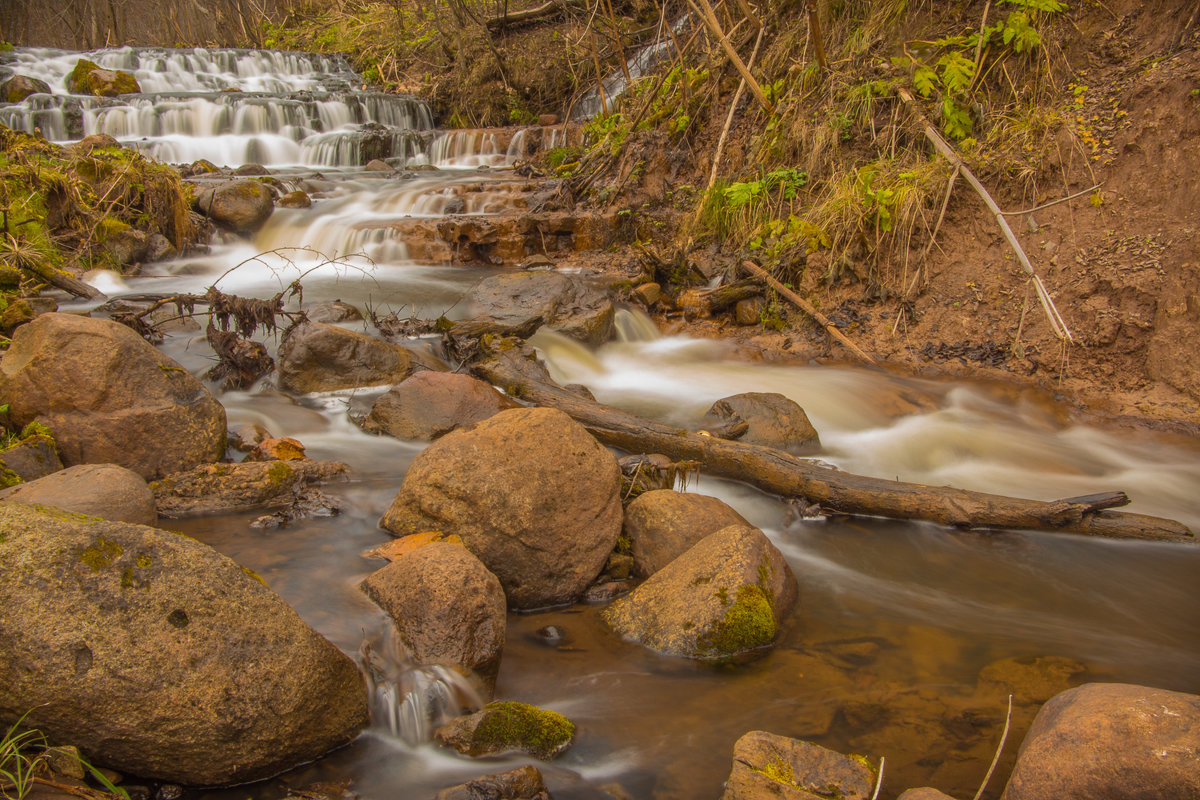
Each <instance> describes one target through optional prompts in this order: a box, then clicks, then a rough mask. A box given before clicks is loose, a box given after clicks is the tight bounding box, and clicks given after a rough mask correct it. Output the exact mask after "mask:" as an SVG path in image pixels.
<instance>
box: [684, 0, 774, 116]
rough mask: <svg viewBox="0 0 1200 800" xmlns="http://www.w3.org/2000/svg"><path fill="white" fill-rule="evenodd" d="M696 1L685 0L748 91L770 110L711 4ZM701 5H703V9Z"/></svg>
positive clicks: (763, 95) (704, 0)
mask: <svg viewBox="0 0 1200 800" xmlns="http://www.w3.org/2000/svg"><path fill="white" fill-rule="evenodd" d="M696 2H697V0H687V4H688V5H689V6H691V7H692V10H693V11H695V12H696V13H697V14H699V15H700V18H701V19H702V20H704V24H705V26H706V27H707V28H708V30H709V31H710V32H711V33H712V35H713V36H714V37H716V39H717V42H718V43H719V44H720V45H721V49H722V50H724V51H725V55H726V56H728V57H729V60H730V61H732V62H733V66H734V67H735V68H737V71H738V72H739V73H741V75H742V78H743V79H744V80H745V81H746V83H747V85H749V86H750V91H751V92H752V93H753V94H754V97H755V99H757V100H758V102H759V103H760V104H761V105H762V107H763V108H764V109H766V110H768V111H770V110H771V103H769V102H768V101H767V96H766V95H765V94H763V90H762V87H761V86H759V85H758V81H756V80H755V79H754V76H753V75H751V74H750V70H749V69H747V68H746V63H745V62H744V61H742V57H741V56H739V55H738V54H737V50H734V49H733V45H732V44H730V42H729V39H728V38H726V36H725V33H724V32H723V31H722V30H721V23H720V22H719V21H717V15H716V13H715V12H714V11H713V7H712V5H711V4H710V3H709V2H708V0H699V3H700V5H696ZM701 6H703V9H702V8H701Z"/></svg>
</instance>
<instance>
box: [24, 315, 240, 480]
mask: <svg viewBox="0 0 1200 800" xmlns="http://www.w3.org/2000/svg"><path fill="white" fill-rule="evenodd" d="M0 397H5V398H8V400H9V416H10V419H12V421H13V422H15V423H16V424H18V425H26V424H28V423H30V422H40V423H42V424H44V425H45V426H46V427H48V428H49V429H50V430H52V431H54V438H55V441H56V443H57V444H58V451H59V454H60V455H61V457H62V461H63V463H64V464H66V465H67V466H74V465H76V464H120V465H121V466H123V467H127V468H129V469H132V470H133V471H134V472H136V473H138V474H139V475H141V476H142V477H144V478H146V479H147V480H152V479H154V478H158V477H161V476H163V475H168V474H170V473H172V472H178V471H180V470H184V469H189V468H191V467H193V466H195V465H197V464H203V463H208V462H212V461H217V460H218V459H220V458H221V457H222V456H223V455H224V454H225V409H223V408H222V407H221V404H220V403H218V402H217V401H216V400H215V399H213V396H212V395H211V394H209V392H208V390H207V389H205V388H204V386H203V385H202V384H201V383H200V381H198V380H196V378H195V377H193V376H192V374H191V373H190V372H188V371H187V370H185V369H184V368H183V367H181V366H179V364H177V363H176V362H175V361H173V360H172V359H170V358H168V357H167V356H166V355H164V354H163V353H161V352H159V351H158V350H157V349H155V348H154V347H153V346H152V345H150V344H149V343H147V342H146V341H145V340H144V339H142V338H141V337H140V336H138V335H137V334H136V333H134V332H133V331H132V330H130V329H129V328H127V327H125V326H124V325H119V324H117V323H116V322H112V321H111V320H105V319H94V318H91V317H81V316H77V315H75V314H62V313H54V314H43V315H42V316H40V317H38V318H37V319H35V320H34V321H33V322H30V323H29V324H27V325H22V326H21V327H20V328H18V329H17V331H16V333H15V334H14V335H13V339H12V344H11V345H10V346H9V348H8V351H7V352H6V353H5V354H4V358H3V360H0Z"/></svg>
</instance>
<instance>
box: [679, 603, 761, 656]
mask: <svg viewBox="0 0 1200 800" xmlns="http://www.w3.org/2000/svg"><path fill="white" fill-rule="evenodd" d="M775 630H776V625H775V613H774V609H773V608H772V604H771V600H770V599H769V598H768V597H767V593H766V592H764V591H763V589H762V587H760V586H739V587H738V591H737V599H736V600H734V602H733V605H731V606H729V607H728V608H727V609H726V611H725V615H724V616H723V617H722V618H721V619H720V620H718V621H717V623H716V624H715V625H714V626H713V627H712V630H710V631H709V632H708V633H707V634H705V635H704V636H702V637H700V639H699V640H697V642H696V645H697V650H698V652H697V655H699V656H701V657H710V658H723V657H725V656H731V655H735V654H737V653H742V652H745V651H746V650H753V649H754V648H756V647H763V646H765V645H768V644H770V643H771V641H772V640H773V639H774V638H775Z"/></svg>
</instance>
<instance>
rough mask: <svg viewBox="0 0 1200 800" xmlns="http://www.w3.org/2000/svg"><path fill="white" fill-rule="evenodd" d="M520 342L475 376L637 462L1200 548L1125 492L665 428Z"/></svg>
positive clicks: (857, 507)
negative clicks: (924, 474)
mask: <svg viewBox="0 0 1200 800" xmlns="http://www.w3.org/2000/svg"><path fill="white" fill-rule="evenodd" d="M511 341H512V340H506V342H505V343H502V344H501V346H499V347H496V346H493V347H492V348H491V351H490V352H489V353H488V354H487V355H486V357H485V358H484V359H483V360H480V361H478V362H476V363H475V364H473V365H472V367H471V370H472V372H474V373H475V375H477V376H478V377H480V378H482V379H484V380H487V381H489V382H491V383H493V384H495V385H496V386H499V387H500V388H502V389H504V390H505V391H506V392H508V393H509V394H510V395H512V396H513V397H515V398H517V399H519V400H521V401H522V402H526V403H530V404H532V405H539V406H547V407H550V408H557V409H559V410H561V411H563V412H565V413H567V414H568V415H570V416H571V417H572V418H573V419H575V420H576V421H578V422H579V423H581V424H582V425H583V426H584V427H585V428H587V429H588V430H589V431H590V432H591V433H592V435H593V436H595V437H596V438H597V439H599V440H600V441H601V442H603V443H604V444H607V445H611V446H613V447H618V448H620V449H622V450H626V451H628V452H630V453H662V454H664V455H666V456H668V457H669V458H671V459H672V460H674V461H685V460H686V461H696V462H699V463H700V465H701V467H700V468H701V470H702V471H703V472H705V473H707V474H709V475H713V476H717V477H721V478H728V479H730V480H736V481H743V482H745V483H749V484H752V485H754V486H757V487H758V488H760V489H762V490H764V491H766V492H770V493H773V494H778V495H782V496H784V497H799V498H804V499H805V500H807V501H808V502H809V503H815V504H818V505H819V506H820V507H821V508H822V509H823V510H825V511H827V512H835V513H842V514H860V515H869V516H878V517H890V518H893V519H912V520H927V521H930V522H936V523H940V524H942V525H951V526H954V527H959V528H1006V529H1031V530H1044V531H1054V532H1063V533H1083V534H1091V535H1095V536H1106V537H1113V538H1120V539H1150V540H1156V541H1169V542H1192V543H1194V542H1195V541H1196V538H1195V535H1194V534H1193V533H1192V532H1191V531H1190V530H1189V529H1188V528H1187V527H1186V526H1184V525H1182V524H1181V523H1179V522H1176V521H1174V520H1169V519H1162V518H1159V517H1151V516H1147V515H1144V514H1131V513H1126V512H1116V511H1108V510H1105V509H1107V508H1111V507H1113V506H1116V505H1126V504H1127V503H1128V502H1129V499H1128V497H1126V496H1125V495H1124V493H1122V492H1107V493H1104V494H1100V495H1088V496H1086V497H1079V498H1068V499H1064V500H1054V501H1049V502H1045V501H1040V500H1026V499H1022V498H1015V497H1004V496H1002V495H994V494H987V493H984V492H973V491H968V490H965V489H954V488H951V487H948V486H924V485H921V484H915V483H903V482H900V481H889V480H884V479H881V478H869V477H864V476H861V475H854V474H851V473H848V472H841V471H839V470H835V469H830V468H828V467H822V466H818V465H817V464H814V463H812V462H811V461H806V460H804V459H801V458H797V457H795V456H792V455H790V454H788V453H785V452H783V451H780V450H776V449H774V448H771V447H762V446H758V445H752V444H746V443H744V442H739V441H728V440H725V439H719V438H716V437H713V436H704V435H701V434H697V433H693V432H691V431H687V430H683V429H680V428H675V427H672V426H670V425H664V424H662V423H659V422H654V421H653V420H648V419H644V418H641V417H638V416H636V415H634V414H630V413H627V412H625V411H621V410H620V409H616V408H613V407H611V406H606V405H603V404H601V403H597V402H595V401H593V400H587V399H585V398H583V397H580V396H579V395H576V394H573V393H571V392H569V391H567V390H566V389H564V388H563V387H561V386H559V385H558V384H556V383H555V382H554V381H553V380H552V379H551V378H550V377H549V375H548V373H547V372H546V370H545V367H544V366H542V364H541V363H540V362H538V361H536V360H535V359H534V357H533V351H532V350H531V349H530V348H528V347H518V346H511V347H506V346H505V344H507V343H509V342H511Z"/></svg>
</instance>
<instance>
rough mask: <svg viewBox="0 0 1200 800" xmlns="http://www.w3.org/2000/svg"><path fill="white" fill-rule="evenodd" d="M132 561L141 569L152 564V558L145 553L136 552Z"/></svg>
mask: <svg viewBox="0 0 1200 800" xmlns="http://www.w3.org/2000/svg"><path fill="white" fill-rule="evenodd" d="M133 563H135V564H137V565H138V567H140V568H141V569H147V568H149V567H151V566H153V565H154V559H153V558H151V557H150V556H148V555H146V554H145V553H138V555H137V558H136V559H134V562H133Z"/></svg>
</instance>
